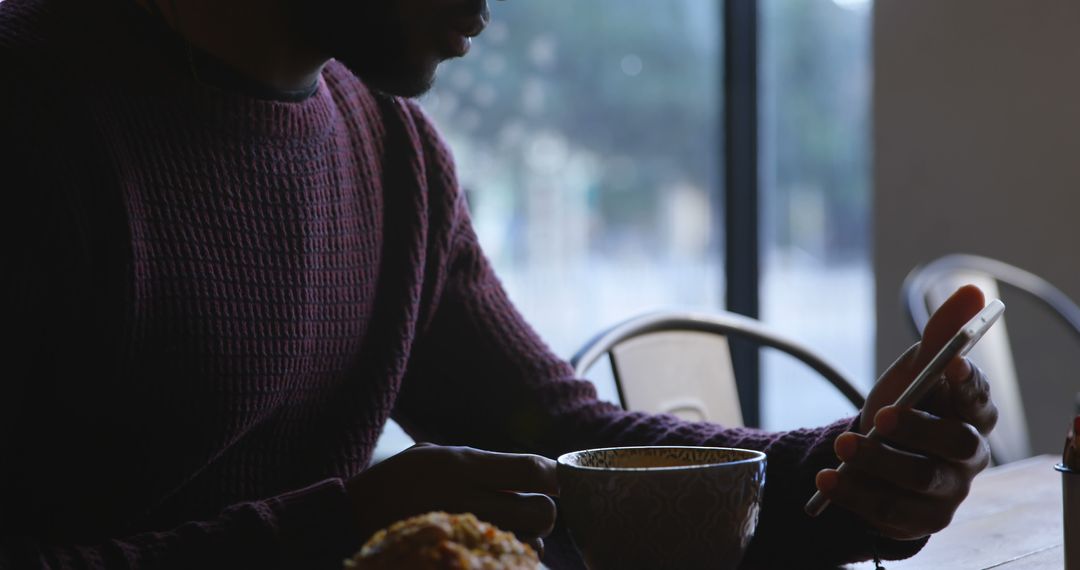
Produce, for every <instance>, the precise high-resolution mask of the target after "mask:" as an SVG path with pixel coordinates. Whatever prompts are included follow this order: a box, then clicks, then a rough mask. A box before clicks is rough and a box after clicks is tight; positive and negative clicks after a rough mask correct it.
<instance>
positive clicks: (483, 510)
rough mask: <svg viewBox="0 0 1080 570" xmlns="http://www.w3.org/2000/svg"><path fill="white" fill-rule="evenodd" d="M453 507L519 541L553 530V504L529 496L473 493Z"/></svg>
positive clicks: (525, 494)
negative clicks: (512, 534) (470, 514)
mask: <svg viewBox="0 0 1080 570" xmlns="http://www.w3.org/2000/svg"><path fill="white" fill-rule="evenodd" d="M462 499H463V501H461V502H460V503H459V504H457V505H455V506H457V507H458V508H459V509H460V510H462V511H463V512H471V513H473V514H475V515H476V516H477V518H479V519H480V520H483V521H485V522H489V523H491V524H493V525H495V526H497V527H499V528H501V529H503V530H508V531H510V532H513V533H514V535H515V536H517V537H518V538H519V539H521V540H532V539H534V538H540V537H544V536H547V535H548V534H551V530H552V529H553V528H554V527H555V516H556V510H555V501H553V500H552V499H551V497H548V496H547V495H539V494H533V493H499V492H475V493H473V494H471V495H470V496H468V497H463V498H462Z"/></svg>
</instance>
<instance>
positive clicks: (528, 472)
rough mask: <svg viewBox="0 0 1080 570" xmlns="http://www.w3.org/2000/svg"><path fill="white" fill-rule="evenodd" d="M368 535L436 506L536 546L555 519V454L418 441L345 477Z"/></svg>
mask: <svg viewBox="0 0 1080 570" xmlns="http://www.w3.org/2000/svg"><path fill="white" fill-rule="evenodd" d="M346 490H347V491H348V493H349V497H350V499H351V501H352V503H353V506H354V507H355V511H356V515H357V520H358V521H359V523H360V531H361V533H362V536H363V539H365V540H366V539H367V537H369V536H371V535H372V534H373V533H374V532H375V531H377V530H379V529H380V528H383V527H386V526H389V525H390V524H391V523H393V522H395V521H399V520H401V519H405V518H408V517H411V516H415V515H419V514H423V513H427V512H430V511H446V512H450V513H473V514H474V515H476V517H477V518H479V519H480V520H483V521H486V522H489V523H491V524H494V525H495V526H497V527H499V528H501V529H503V530H507V531H511V532H513V533H514V534H515V535H516V536H517V538H518V539H519V540H521V541H524V542H528V543H530V544H532V545H533V547H534V548H537V549H539V548H540V547H541V546H542V543H541V542H540V538H541V537H544V536H547V535H548V534H549V533H550V532H551V529H552V528H553V527H554V526H555V502H554V501H553V500H552V499H551V497H550V496H549V495H552V496H553V495H557V494H558V483H557V479H556V476H555V462H554V461H552V460H550V459H547V458H546V457H541V456H539V455H519V454H511V453H495V452H491V451H481V450H479V449H472V448H469V447H443V446H437V445H429V444H423V443H421V444H417V445H414V446H413V447H410V448H409V449H406V450H405V451H403V452H401V453H399V454H397V455H395V456H393V457H391V458H389V459H387V460H386V461H383V462H382V463H379V464H378V465H375V466H374V467H372V468H371V469H368V470H367V471H365V472H363V473H361V474H360V475H357V476H356V477H354V478H353V479H351V480H350V481H349V482H348V483H346Z"/></svg>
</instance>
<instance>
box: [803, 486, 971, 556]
mask: <svg viewBox="0 0 1080 570" xmlns="http://www.w3.org/2000/svg"><path fill="white" fill-rule="evenodd" d="M817 485H818V488H819V489H821V492H822V493H824V494H825V496H826V497H828V498H829V499H830V500H831V501H832V502H834V503H836V504H837V505H839V506H841V507H844V508H846V509H848V510H849V511H851V512H853V513H855V514H856V515H858V516H859V517H861V518H862V519H864V520H865V521H866V522H868V523H870V524H871V525H873V526H874V527H876V528H878V529H879V530H880V531H882V533H883V534H885V535H887V536H889V537H891V538H895V539H898V540H914V539H917V538H922V537H924V536H927V535H930V534H933V533H935V532H938V531H940V530H941V529H943V528H945V527H946V526H948V525H949V523H950V522H951V521H952V513H953V507H954V506H950V505H949V504H948V503H947V502H943V501H941V500H936V499H932V498H930V497H927V496H925V495H920V494H917V493H913V492H910V491H906V490H904V489H901V488H899V487H896V486H894V485H892V484H889V483H887V482H885V481H882V480H880V479H877V478H874V477H872V476H870V475H867V474H865V473H863V472H861V471H858V470H855V469H846V470H844V471H843V472H840V471H836V470H833V469H826V470H824V471H822V472H821V473H818V477H817ZM899 529H902V530H899Z"/></svg>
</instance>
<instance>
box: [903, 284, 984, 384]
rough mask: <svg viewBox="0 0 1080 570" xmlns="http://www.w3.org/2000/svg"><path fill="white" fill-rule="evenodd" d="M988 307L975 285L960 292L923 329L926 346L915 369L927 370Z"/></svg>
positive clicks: (923, 344)
mask: <svg viewBox="0 0 1080 570" xmlns="http://www.w3.org/2000/svg"><path fill="white" fill-rule="evenodd" d="M984 306H986V298H985V297H984V296H983V293H982V291H981V290H979V288H978V287H976V286H974V285H965V286H963V287H961V288H959V289H957V290H956V292H955V293H953V294H952V296H951V297H949V298H948V300H946V301H945V302H944V303H943V304H942V305H941V307H939V308H938V310H936V311H934V314H933V315H932V316H931V317H930V321H929V322H928V323H926V328H925V329H923V336H922V342H921V343H919V352H918V354H917V355H916V357H915V359H914V360H913V365H914V366H913V369H914V370H919V369H921V368H922V367H923V366H926V364H927V363H928V362H930V359H931V358H933V357H934V355H935V354H937V353H938V351H940V350H941V349H942V348H943V347H944V346H945V343H947V342H949V339H950V338H952V336H953V335H954V334H956V331H958V330H960V327H963V326H964V325H965V324H966V323H967V322H968V321H969V320H971V318H972V317H974V316H975V315H977V314H979V311H981V310H982V308H983V307H984Z"/></svg>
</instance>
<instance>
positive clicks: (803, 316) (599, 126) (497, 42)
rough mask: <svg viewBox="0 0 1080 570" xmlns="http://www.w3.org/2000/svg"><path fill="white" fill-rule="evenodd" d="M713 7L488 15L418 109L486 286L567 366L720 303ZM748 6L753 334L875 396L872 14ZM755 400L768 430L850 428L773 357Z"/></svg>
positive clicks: (826, 400)
mask: <svg viewBox="0 0 1080 570" xmlns="http://www.w3.org/2000/svg"><path fill="white" fill-rule="evenodd" d="M723 6H724V4H723V0H666V1H664V2H657V1H655V0H590V1H589V2H568V1H559V2H539V1H528V2H508V3H496V4H494V5H493V6H492V9H493V22H492V24H491V26H490V27H489V29H488V31H487V32H485V34H484V35H483V36H481V37H480V38H478V39H477V40H476V42H475V44H474V46H473V50H472V53H470V54H469V56H468V57H466V58H464V59H462V60H458V61H453V62H449V63H447V64H445V65H444V66H443V68H442V69H441V70H440V77H439V80H438V82H437V83H436V86H435V88H434V89H433V90H432V92H431V93H430V94H428V95H427V96H426V97H425V98H424V99H423V100H422V104H423V106H424V107H425V108H426V110H427V111H428V112H429V113H430V114H431V115H432V116H433V117H434V119H435V121H436V123H437V124H438V125H439V127H440V129H441V131H442V132H443V134H444V136H445V137H446V138H447V140H448V142H449V143H450V146H451V147H452V149H453V151H454V153H455V157H456V160H457V164H458V169H459V176H460V179H461V182H462V185H463V187H464V188H465V189H466V192H467V193H468V197H469V201H470V207H471V210H472V214H473V219H474V224H475V226H476V229H477V232H478V234H479V236H480V239H481V241H482V243H483V245H484V247H485V250H486V252H487V254H488V256H489V257H490V258H491V260H492V262H493V263H494V265H495V268H496V271H497V272H498V273H499V275H500V277H501V278H502V280H503V283H504V285H505V286H506V288H507V290H508V292H509V294H510V296H511V297H512V298H513V299H514V301H515V303H516V304H517V306H518V308H519V309H520V310H521V311H522V312H523V313H524V315H525V316H526V318H527V319H528V320H529V321H530V322H531V323H532V324H533V326H534V327H535V328H536V329H537V330H538V331H539V332H540V334H541V336H543V337H544V338H545V339H546V340H547V341H548V342H549V343H550V344H551V345H552V348H553V349H554V350H555V352H556V353H557V354H559V355H561V356H564V357H568V356H570V355H571V354H572V353H573V351H574V350H576V349H577V348H578V347H579V346H580V345H581V344H582V343H583V342H584V341H585V340H586V339H587V338H589V337H590V336H592V335H593V334H595V333H596V332H597V331H599V330H600V329H602V328H603V327H606V326H608V325H611V324H613V323H615V322H618V321H620V320H622V319H624V318H627V317H629V316H631V315H633V314H636V313H638V312H641V311H643V310H646V309H649V308H688V309H697V310H705V311H708V310H712V309H718V308H721V307H723V305H724V283H723V275H724V260H723V258H722V252H723V240H724V229H725V228H724V227H723V223H722V217H721V216H720V214H719V212H720V210H721V208H720V207H719V206H720V202H721V198H722V194H721V187H722V186H723V175H724V170H723V169H724V164H723V156H724V152H723V143H722V141H721V140H719V139H720V137H721V135H722V133H723V129H722V124H721V121H722V117H723V97H722V94H723V91H724V90H723V86H724V84H723V78H722V77H721V75H722V68H723V61H722V53H721V51H722V46H723V44H724V41H723V39H724V38H723V37H722V24H723V22H722V16H721V12H722V8H723ZM756 6H757V10H758V20H759V29H758V30H757V35H758V38H759V43H758V50H759V52H758V76H759V84H758V88H759V95H760V99H759V103H758V106H759V122H758V137H759V138H758V140H759V143H760V148H759V149H758V161H759V171H760V176H759V193H760V195H759V197H758V199H759V203H760V219H759V222H760V235H761V251H760V252H759V253H760V256H761V282H760V284H761V300H762V302H761V309H762V318H763V319H764V320H765V321H767V322H768V323H769V324H770V325H772V326H775V327H776V328H778V329H780V330H782V331H785V332H787V333H788V334H790V335H791V336H793V337H795V338H797V339H799V340H802V341H803V342H805V343H806V344H808V345H809V346H811V347H812V348H814V349H816V350H817V351H819V352H820V353H821V354H823V355H825V356H826V357H827V358H828V359H830V360H832V361H833V362H835V363H836V364H838V365H839V367H840V368H841V369H842V370H844V371H846V372H848V373H849V374H850V375H851V377H852V378H853V379H854V380H856V381H861V382H862V386H860V387H862V388H866V387H868V384H869V381H870V379H872V378H873V370H872V367H873V364H872V358H873V350H872V348H873V331H874V320H873V312H872V310H873V304H872V301H873V290H872V279H871V274H870V262H869V255H870V248H869V245H868V241H869V231H868V219H869V212H870V210H869V198H870V189H869V164H868V162H869V152H868V150H867V148H868V142H869V141H868V139H869V132H868V131H869V128H868V98H869V83H870V82H869V53H870V52H869V31H870V18H869V15H870V4H869V0H798V1H790V0H762V1H760V2H758V3H757V4H756ZM552 307H556V308H558V310H552ZM597 368H603V367H597ZM595 380H599V381H598V382H597V384H598V389H599V391H600V393H601V396H602V397H605V398H607V399H612V400H613V399H615V394H614V390H613V388H612V386H611V385H610V379H604V378H600V379H595ZM761 387H762V421H763V424H764V426H765V427H767V428H771V429H784V428H791V427H796V426H802V425H820V424H823V423H825V422H828V421H831V420H834V419H836V418H839V417H842V416H844V415H848V414H850V412H851V408H850V405H849V404H847V403H846V401H845V400H843V399H842V397H840V396H839V395H838V394H837V393H835V391H834V390H832V389H831V388H829V387H828V386H827V385H825V384H824V382H823V381H822V380H820V379H819V378H816V377H815V375H814V373H813V372H812V371H809V370H806V369H803V368H801V366H800V365H799V364H797V363H795V362H794V361H790V360H788V359H786V358H785V357H783V356H780V355H777V354H770V353H768V352H765V353H764V354H763V366H762V382H761ZM808 402H812V403H813V404H812V405H807V403H808Z"/></svg>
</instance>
